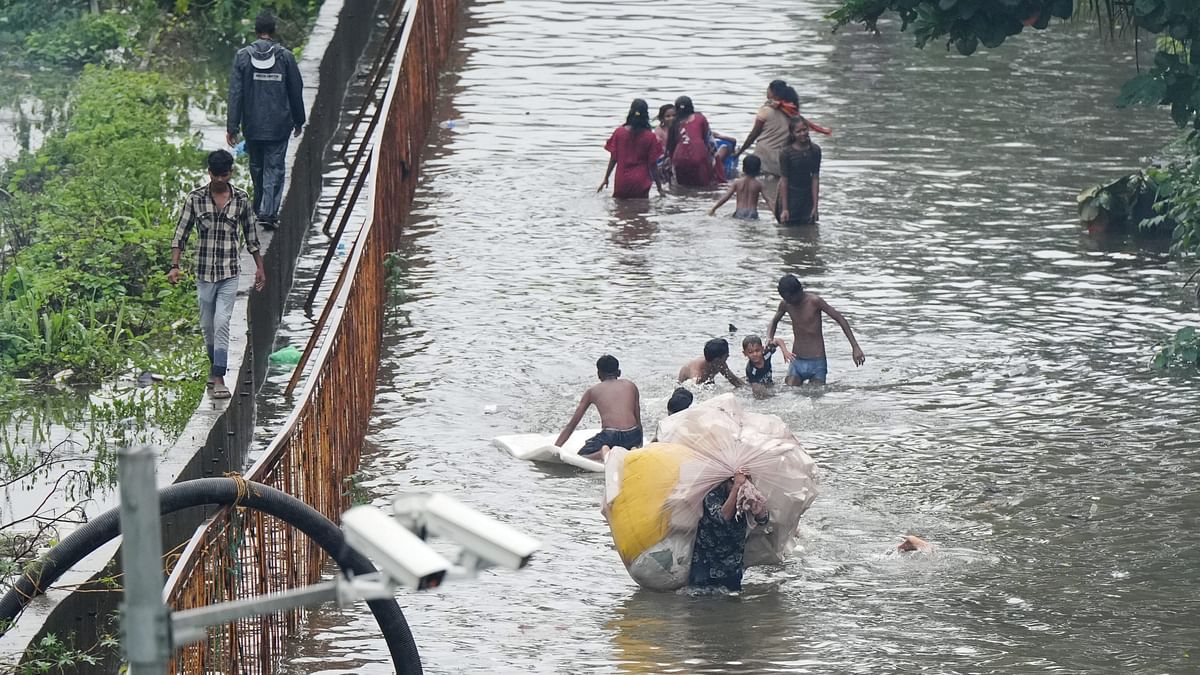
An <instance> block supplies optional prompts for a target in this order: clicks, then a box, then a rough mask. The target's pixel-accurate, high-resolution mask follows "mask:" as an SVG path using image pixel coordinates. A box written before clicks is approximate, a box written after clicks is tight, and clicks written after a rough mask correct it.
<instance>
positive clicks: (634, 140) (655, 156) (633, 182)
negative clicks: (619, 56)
mask: <svg viewBox="0 0 1200 675" xmlns="http://www.w3.org/2000/svg"><path fill="white" fill-rule="evenodd" d="M604 149H605V150H608V152H609V158H608V169H607V170H606V171H605V172H604V181H603V182H601V183H600V187H598V188H596V192H601V191H603V190H604V188H606V187H608V179H609V177H610V176H612V172H613V169H614V168H616V170H617V179H616V185H615V186H613V197H615V198H616V199H639V198H640V199H645V198H646V197H649V196H650V185H651V183H653V184H655V185H657V186H658V193H659V194H662V191H663V190H662V180H661V178H660V177H659V175H658V160H659V158H660V157H661V156H662V145H661V144H660V143H659V142H658V136H657V135H655V133H654V129H652V128H651V127H650V111H649V108H648V107H647V106H646V102H645V101H643V100H642V99H640V98H635V99H633V104H632V105H630V106H629V114H628V115H627V116H626V117H625V124H623V125H622V126H619V127H617V128H616V130H615V131H613V133H612V136H610V137H609V138H608V142H607V143H605V144H604Z"/></svg>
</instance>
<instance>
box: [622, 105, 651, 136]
mask: <svg viewBox="0 0 1200 675" xmlns="http://www.w3.org/2000/svg"><path fill="white" fill-rule="evenodd" d="M625 126H627V127H629V128H630V129H633V130H634V131H640V130H642V129H650V128H651V127H650V107H649V106H648V105H646V102H645V101H643V100H642V99H640V98H635V99H633V103H632V104H630V106H629V114H628V115H626V116H625Z"/></svg>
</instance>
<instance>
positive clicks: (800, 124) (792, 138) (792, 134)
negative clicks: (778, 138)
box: [788, 116, 808, 145]
mask: <svg viewBox="0 0 1200 675" xmlns="http://www.w3.org/2000/svg"><path fill="white" fill-rule="evenodd" d="M801 128H803V129H808V120H806V119H804V117H803V116H797V117H793V118H792V119H791V120H789V121H788V145H791V144H792V143H795V142H796V130H797V129H801Z"/></svg>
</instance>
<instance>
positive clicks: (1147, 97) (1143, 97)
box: [1117, 73, 1167, 108]
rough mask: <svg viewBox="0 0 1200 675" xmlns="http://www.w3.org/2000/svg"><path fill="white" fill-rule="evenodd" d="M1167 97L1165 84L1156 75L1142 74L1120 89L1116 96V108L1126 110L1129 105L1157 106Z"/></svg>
mask: <svg viewBox="0 0 1200 675" xmlns="http://www.w3.org/2000/svg"><path fill="white" fill-rule="evenodd" d="M1166 95H1167V83H1166V81H1165V80H1163V78H1162V77H1160V76H1159V75H1157V74H1153V73H1143V74H1141V75H1138V76H1136V77H1134V78H1132V79H1130V80H1129V81H1128V82H1126V83H1125V86H1123V87H1121V93H1120V94H1119V95H1118V96H1117V106H1118V107H1120V108H1126V107H1129V106H1131V105H1158V104H1160V103H1162V102H1163V98H1164V97H1165V96H1166Z"/></svg>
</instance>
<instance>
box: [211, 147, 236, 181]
mask: <svg viewBox="0 0 1200 675" xmlns="http://www.w3.org/2000/svg"><path fill="white" fill-rule="evenodd" d="M230 171H233V155H231V154H229V151H228V150H213V151H212V152H210V153H208V172H209V173H211V174H212V175H214V176H224V175H225V174H227V173H229V172H230Z"/></svg>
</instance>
